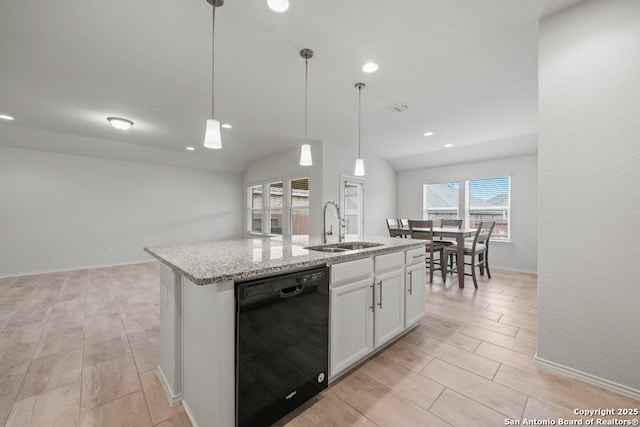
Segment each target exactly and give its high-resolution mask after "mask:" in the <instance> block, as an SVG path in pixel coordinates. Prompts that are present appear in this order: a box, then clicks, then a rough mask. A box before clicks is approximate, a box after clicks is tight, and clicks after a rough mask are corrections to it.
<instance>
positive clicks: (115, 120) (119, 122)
mask: <svg viewBox="0 0 640 427" xmlns="http://www.w3.org/2000/svg"><path fill="white" fill-rule="evenodd" d="M107 120H109V123H111V126H113V127H114V128H116V129H119V130H127V129H129V128H130V127H131V126H133V122H132V121H131V120H127V119H122V118H120V117H107Z"/></svg>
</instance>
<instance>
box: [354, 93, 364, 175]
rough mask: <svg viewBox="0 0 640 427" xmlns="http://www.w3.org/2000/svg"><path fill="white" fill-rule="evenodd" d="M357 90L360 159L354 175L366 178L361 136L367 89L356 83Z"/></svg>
mask: <svg viewBox="0 0 640 427" xmlns="http://www.w3.org/2000/svg"><path fill="white" fill-rule="evenodd" d="M355 87H356V89H358V158H357V159H356V168H355V171H354V172H353V174H354V175H355V176H364V160H363V159H362V155H361V154H360V145H361V143H360V134H361V128H362V88H363V87H365V84H364V83H356V86H355Z"/></svg>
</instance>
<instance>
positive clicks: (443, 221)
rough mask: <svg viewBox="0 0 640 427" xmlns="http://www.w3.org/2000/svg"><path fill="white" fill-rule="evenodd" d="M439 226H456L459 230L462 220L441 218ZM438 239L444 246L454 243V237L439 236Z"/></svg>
mask: <svg viewBox="0 0 640 427" xmlns="http://www.w3.org/2000/svg"><path fill="white" fill-rule="evenodd" d="M440 228H457V229H458V230H459V229H461V228H462V220H461V219H441V220H440ZM440 241H441V243H442V244H443V245H445V246H449V245H454V244H455V243H456V240H455V239H449V238H446V237H444V238H442V237H441V238H440Z"/></svg>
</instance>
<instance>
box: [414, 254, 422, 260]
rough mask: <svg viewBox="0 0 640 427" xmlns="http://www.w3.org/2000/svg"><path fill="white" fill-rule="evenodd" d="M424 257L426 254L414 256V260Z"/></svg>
mask: <svg viewBox="0 0 640 427" xmlns="http://www.w3.org/2000/svg"><path fill="white" fill-rule="evenodd" d="M423 256H424V254H420V255H414V256H413V259H416V258H422V257H423Z"/></svg>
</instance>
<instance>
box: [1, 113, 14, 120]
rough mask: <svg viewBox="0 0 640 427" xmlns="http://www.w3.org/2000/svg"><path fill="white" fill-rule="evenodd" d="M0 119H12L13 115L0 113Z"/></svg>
mask: <svg viewBox="0 0 640 427" xmlns="http://www.w3.org/2000/svg"><path fill="white" fill-rule="evenodd" d="M0 119H2V120H13V117H11V116H7V115H6V114H0Z"/></svg>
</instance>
